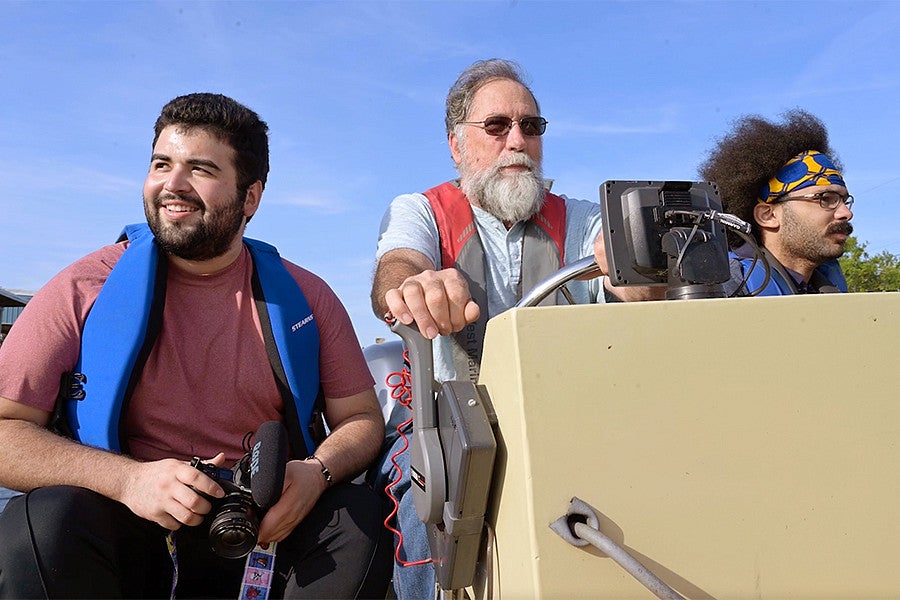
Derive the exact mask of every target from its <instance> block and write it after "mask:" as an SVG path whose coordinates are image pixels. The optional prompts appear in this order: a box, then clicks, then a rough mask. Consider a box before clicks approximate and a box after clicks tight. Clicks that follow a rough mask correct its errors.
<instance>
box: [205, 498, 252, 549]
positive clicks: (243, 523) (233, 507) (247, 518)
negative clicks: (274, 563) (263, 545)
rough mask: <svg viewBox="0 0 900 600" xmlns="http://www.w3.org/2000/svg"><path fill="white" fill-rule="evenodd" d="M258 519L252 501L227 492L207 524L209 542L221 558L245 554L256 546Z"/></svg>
mask: <svg viewBox="0 0 900 600" xmlns="http://www.w3.org/2000/svg"><path fill="white" fill-rule="evenodd" d="M258 537H259V521H258V520H257V518H256V514H255V513H254V511H253V502H252V500H251V499H250V498H248V497H246V496H244V495H242V494H229V495H228V496H226V497H225V499H224V502H223V503H222V507H221V508H220V509H219V511H218V512H217V513H216V516H215V518H214V519H213V520H212V522H211V523H210V525H209V543H210V544H211V545H212V549H213V552H215V553H216V554H218V555H219V556H221V557H223V558H241V557H242V556H247V555H248V554H249V553H250V551H251V550H253V548H254V547H255V546H256V542H257V540H258Z"/></svg>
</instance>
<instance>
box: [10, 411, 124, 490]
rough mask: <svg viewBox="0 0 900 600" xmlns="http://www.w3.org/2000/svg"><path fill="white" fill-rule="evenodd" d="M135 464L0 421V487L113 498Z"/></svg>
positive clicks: (44, 432)
mask: <svg viewBox="0 0 900 600" xmlns="http://www.w3.org/2000/svg"><path fill="white" fill-rule="evenodd" d="M135 464H136V462H135V461H134V460H132V459H130V458H128V457H126V456H122V455H118V454H113V453H112V452H106V451H103V450H99V449H97V448H92V447H90V446H84V445H82V444H79V443H77V442H74V441H72V440H70V439H68V438H64V437H61V436H58V435H56V434H54V433H52V432H50V431H48V430H47V429H45V428H43V427H41V426H40V425H37V424H35V423H32V422H29V421H24V420H18V419H0V465H2V466H0V485H3V486H4V487H8V488H10V489H15V490H20V491H28V490H32V489H34V488H37V487H44V486H49V485H74V486H79V487H84V488H88V489H91V490H94V491H95V492H98V493H100V494H103V495H104V496H108V497H110V498H114V499H120V498H121V495H122V489H123V487H124V485H125V482H126V481H127V478H128V477H129V476H130V471H131V470H133V467H134V466H135Z"/></svg>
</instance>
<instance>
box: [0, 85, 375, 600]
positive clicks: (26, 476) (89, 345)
mask: <svg viewBox="0 0 900 600" xmlns="http://www.w3.org/2000/svg"><path fill="white" fill-rule="evenodd" d="M267 132H268V127H267V126H266V124H265V123H264V122H263V121H261V120H260V119H259V117H258V115H257V114H256V113H254V112H253V111H251V110H249V109H247V108H246V107H244V106H242V105H240V104H238V103H237V102H235V101H234V100H232V99H230V98H227V97H225V96H221V95H218V94H190V95H187V96H181V97H178V98H175V99H174V100H172V101H171V102H169V103H168V104H166V106H165V107H164V108H163V110H162V114H161V115H160V117H159V118H158V120H157V122H156V125H155V138H154V140H153V152H152V157H151V160H150V170H149V173H148V175H147V178H146V181H145V183H144V193H143V197H144V210H145V213H146V217H147V223H148V225H149V228H147V227H145V226H136V227H134V226H132V227H129V228H126V229H127V231H128V232H129V240H128V241H123V242H121V243H118V244H115V245H111V246H107V247H105V248H102V249H100V250H98V251H96V252H94V253H92V254H90V255H88V256H86V257H85V258H83V259H81V260H79V261H77V262H75V263H74V264H72V265H71V266H69V267H68V268H66V269H65V270H63V271H62V272H61V273H60V274H58V275H57V276H56V277H54V278H53V280H51V281H50V282H49V283H48V284H47V285H46V286H45V287H44V288H43V289H41V290H40V291H39V293H38V294H37V295H36V296H35V297H34V299H33V300H32V302H31V303H29V306H28V307H27V308H26V310H25V311H24V313H23V314H22V316H21V318H20V319H19V321H18V322H17V323H16V326H15V327H14V328H13V330H12V331H11V332H10V335H9V337H8V338H7V340H6V342H5V343H4V345H3V348H2V350H0V372H2V373H4V377H3V378H2V381H0V485H3V486H6V487H9V488H12V489H16V490H21V491H23V492H26V493H25V494H24V495H22V496H19V497H17V498H15V499H13V500H12V501H11V502H10V504H9V505H8V506H7V508H6V509H5V510H4V512H3V514H2V515H0V539H2V540H3V543H2V544H0V596H2V597H8V598H9V597H12V598H26V597H38V596H40V597H77V598H88V597H92V598H113V597H115V598H158V597H170V596H172V595H173V594H174V595H175V596H178V597H217V598H225V597H231V598H235V597H238V596H239V595H243V594H247V595H248V597H254V596H256V595H258V594H261V593H271V594H272V596H284V597H296V598H300V597H308V598H322V597H330V598H336V597H348V598H349V597H358V596H373V597H379V596H380V597H384V593H385V590H386V587H387V580H388V578H389V577H390V567H389V559H388V558H387V552H385V551H384V550H381V552H382V553H383V554H380V553H379V550H380V548H381V549H384V548H389V545H390V544H389V543H387V544H381V545H380V546H379V540H380V539H381V538H382V536H383V530H382V527H381V523H380V520H379V518H378V514H379V512H380V510H381V506H382V504H381V499H380V498H379V497H378V496H377V495H376V494H375V493H374V492H373V491H372V490H371V489H369V488H367V487H365V486H360V485H353V484H350V483H347V480H349V479H351V478H352V477H353V476H354V475H356V474H357V473H359V472H360V471H362V469H363V468H364V467H365V466H366V465H367V464H368V463H369V462H370V461H371V460H372V459H373V458H374V457H375V455H376V452H377V451H378V448H379V446H380V445H381V442H382V439H383V431H384V421H383V419H382V417H381V414H380V410H379V407H378V403H377V400H376V398H375V395H374V391H373V381H372V378H371V375H370V374H369V371H368V368H367V366H366V364H365V360H364V358H363V357H362V354H361V352H360V349H359V345H358V343H357V340H356V335H355V334H354V332H353V328H352V325H351V323H350V320H349V318H348V315H347V313H346V311H345V310H344V308H343V306H342V305H341V303H340V301H339V300H338V299H337V297H336V296H335V295H334V293H333V292H332V291H331V289H330V288H329V287H328V286H327V284H325V282H324V281H322V280H321V279H319V278H318V277H316V276H315V275H314V274H312V273H310V272H308V271H306V270H305V269H303V268H301V267H298V266H296V265H294V264H292V263H290V262H288V261H286V260H283V259H281V258H280V257H279V256H278V254H277V252H276V251H275V249H274V248H273V247H271V246H269V245H267V244H264V243H262V242H258V241H256V240H250V239H245V238H243V237H242V235H243V232H244V229H245V227H246V224H247V222H248V221H249V220H250V219H251V217H252V216H253V215H254V214H255V213H256V211H257V209H258V208H259V204H260V200H261V197H262V193H263V188H264V187H265V183H266V178H267V174H268V169H269V156H268V133H267ZM150 298H152V300H150ZM274 340H277V343H275V342H274ZM126 354H127V355H128V356H129V357H130V358H123V356H124V355H126ZM66 374H69V376H67V377H64V375H66ZM61 380H63V381H64V382H65V384H63V385H61V384H60V381H61ZM60 388H62V389H61V390H60ZM59 391H61V392H62V397H61V399H60V400H59V401H57V400H56V399H57V394H58V392H59ZM69 392H72V393H71V394H70V393H69ZM75 392H77V393H75ZM82 392H83V393H82ZM79 398H81V399H79ZM59 406H67V407H69V410H70V411H74V414H73V415H71V416H70V417H69V418H66V419H63V420H61V421H60V420H56V419H54V418H52V417H55V409H56V408H58V407H59ZM319 407H321V409H322V410H323V411H324V416H325V419H326V421H327V424H328V426H329V428H330V433H329V434H328V435H327V437H325V436H324V435H323V436H318V435H314V434H313V433H312V430H313V422H314V421H315V415H314V413H315V411H316V410H317V409H318V408H319ZM268 421H278V422H282V423H284V424H285V425H286V428H287V430H288V432H289V434H288V446H289V447H288V450H287V452H288V462H287V466H286V470H285V473H284V486H283V489H276V490H274V492H275V498H277V501H276V502H275V503H274V504H273V505H272V506H271V508H269V509H268V511H267V512H266V513H265V514H264V516H262V518H261V521H260V523H259V530H258V541H259V542H260V544H261V545H265V546H266V547H267V548H266V551H265V552H268V554H267V553H265V552H264V553H263V554H257V553H256V552H254V553H252V554H251V555H250V557H253V562H251V561H250V560H249V559H248V560H247V561H246V569H245V560H244V559H227V558H222V557H220V556H218V555H217V554H215V553H213V551H212V550H211V548H210V540H209V538H208V536H209V530H210V527H209V519H208V518H207V516H208V514H209V513H210V512H211V510H212V508H213V506H214V503H215V502H216V500H217V499H219V498H222V497H223V496H224V491H223V487H222V486H220V485H219V484H218V483H217V482H216V481H215V480H214V479H212V478H210V477H208V476H207V475H206V474H204V473H203V472H201V471H200V470H198V469H197V468H195V467H194V466H192V465H191V464H189V461H191V459H192V457H202V458H205V459H206V461H207V462H209V463H211V464H212V465H215V466H216V467H224V468H231V466H232V465H233V464H234V463H235V462H237V461H239V460H240V459H241V458H242V457H243V456H244V455H245V453H246V452H247V448H246V446H245V444H247V440H245V436H246V434H248V433H253V432H255V431H257V430H258V428H259V426H260V424H262V423H264V422H268ZM48 426H51V427H59V428H60V429H61V430H65V429H66V428H67V426H68V427H69V428H70V429H69V431H68V432H67V433H68V434H69V435H71V436H72V437H74V438H75V439H71V438H68V437H64V436H62V435H57V433H56V432H54V431H51V430H50V429H48ZM260 438H262V435H261V436H260ZM259 441H262V439H260V440H259ZM270 441H271V440H270ZM258 473H259V472H257V474H258ZM220 475H221V472H220ZM275 479H276V480H277V476H276V477H275ZM278 492H281V493H280V498H279V494H278ZM201 524H202V526H201ZM273 543H277V544H276V545H274V546H273ZM272 550H274V551H275V552H274V558H272V553H271V551H272ZM388 551H389V550H388ZM379 557H380V558H382V560H381V561H378V560H377V558H379ZM266 561H269V562H268V563H266ZM272 561H274V563H273V562H272ZM263 564H266V568H265V569H260V565H263ZM242 582H243V583H244V585H245V587H242ZM266 582H267V583H268V586H270V588H271V589H269V590H268V592H267V591H266V590H265V589H263V588H264V587H266V586H262V587H261V583H262V584H265V583H266Z"/></svg>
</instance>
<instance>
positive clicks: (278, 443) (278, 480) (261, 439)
mask: <svg viewBox="0 0 900 600" xmlns="http://www.w3.org/2000/svg"><path fill="white" fill-rule="evenodd" d="M287 446H288V444H287V430H286V429H285V428H284V425H282V424H281V423H280V422H278V421H266V422H265V423H263V424H262V425H260V426H259V429H257V430H256V443H254V444H253V448H252V449H251V451H250V493H251V494H252V496H253V501H254V502H255V503H256V504H257V506H259V507H260V508H263V509H267V508H269V507H270V506H272V505H273V504H275V503H276V502H278V499H279V498H281V492H282V490H283V489H284V470H285V467H286V466H287Z"/></svg>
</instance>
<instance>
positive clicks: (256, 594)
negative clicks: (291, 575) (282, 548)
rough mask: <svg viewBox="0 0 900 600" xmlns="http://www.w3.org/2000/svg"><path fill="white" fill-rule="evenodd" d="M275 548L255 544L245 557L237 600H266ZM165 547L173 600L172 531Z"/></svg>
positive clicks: (175, 575) (175, 565) (174, 556)
mask: <svg viewBox="0 0 900 600" xmlns="http://www.w3.org/2000/svg"><path fill="white" fill-rule="evenodd" d="M277 546H278V542H272V543H271V544H266V545H265V547H263V546H262V545H261V544H257V545H256V547H255V548H254V549H253V550H251V551H250V554H248V555H247V562H246V563H244V577H243V579H241V592H240V594H239V595H238V600H268V598H269V590H270V589H271V588H272V578H273V576H274V574H275V548H276V547H277ZM166 547H167V548H168V549H169V556H170V557H171V558H172V592H171V594H170V595H169V599H170V600H175V590H176V588H177V587H178V549H177V547H176V545H175V532H174V531H170V532H169V533H168V535H166Z"/></svg>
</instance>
